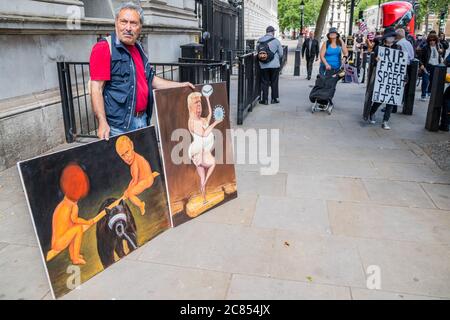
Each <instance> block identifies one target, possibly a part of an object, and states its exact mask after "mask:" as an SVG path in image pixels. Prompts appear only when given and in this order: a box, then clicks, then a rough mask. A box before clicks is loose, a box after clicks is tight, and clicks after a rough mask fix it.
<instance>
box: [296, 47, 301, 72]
mask: <svg viewBox="0 0 450 320" xmlns="http://www.w3.org/2000/svg"><path fill="white" fill-rule="evenodd" d="M301 62H302V50H300V49H298V48H297V50H295V63H294V77H298V76H300V64H301Z"/></svg>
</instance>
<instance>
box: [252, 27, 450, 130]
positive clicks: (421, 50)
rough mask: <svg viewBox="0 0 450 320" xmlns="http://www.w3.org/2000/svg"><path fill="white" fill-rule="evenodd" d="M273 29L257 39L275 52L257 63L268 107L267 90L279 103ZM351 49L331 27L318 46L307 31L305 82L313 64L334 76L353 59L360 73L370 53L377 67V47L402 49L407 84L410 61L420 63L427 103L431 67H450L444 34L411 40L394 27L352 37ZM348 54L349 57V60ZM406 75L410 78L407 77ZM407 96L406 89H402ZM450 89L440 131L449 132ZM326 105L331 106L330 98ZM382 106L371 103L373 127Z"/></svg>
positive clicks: (392, 108) (392, 109)
mask: <svg viewBox="0 0 450 320" xmlns="http://www.w3.org/2000/svg"><path fill="white" fill-rule="evenodd" d="M274 32H275V30H274V28H272V27H269V28H268V29H267V34H266V35H265V36H264V37H262V38H261V39H260V40H259V44H261V43H264V42H267V41H269V42H271V43H269V46H270V50H272V48H273V51H274V52H275V54H274V59H273V60H271V62H270V63H265V62H263V61H261V62H260V66H261V69H262V73H263V74H262V80H261V85H262V91H263V95H262V99H261V101H260V103H262V104H268V94H269V87H272V103H279V89H278V75H279V71H280V69H279V68H280V63H279V61H280V60H281V58H282V50H281V43H280V42H279V41H278V40H276V39H275V33H274ZM353 39H354V46H353V50H350V52H349V50H348V47H347V44H346V42H345V38H344V37H341V35H340V34H339V33H338V31H337V29H336V28H333V27H332V28H330V29H329V31H328V33H327V35H326V41H324V42H323V43H322V45H320V44H319V41H318V40H317V39H315V37H314V33H313V32H310V33H309V34H308V35H307V36H306V39H305V40H304V42H303V44H302V47H301V55H302V59H303V60H305V61H306V70H307V75H306V78H307V80H310V79H311V77H312V69H313V63H314V62H315V61H318V60H320V67H319V75H325V74H337V73H338V72H339V71H340V70H342V69H343V66H344V65H345V64H346V63H347V62H348V60H353V65H354V66H355V67H356V69H357V70H358V74H359V72H360V70H361V66H362V62H363V55H364V53H369V54H372V55H373V56H374V59H372V60H371V61H372V65H371V66H370V67H371V68H376V65H377V62H378V61H379V60H380V57H379V56H378V48H379V47H388V48H391V49H395V50H402V51H404V52H405V53H406V54H407V64H408V68H407V76H406V81H408V79H409V78H410V76H411V75H410V73H411V66H410V65H411V62H412V61H413V59H417V60H418V61H419V74H418V76H419V77H420V78H421V80H422V84H421V97H420V99H421V100H422V101H427V100H428V99H429V98H430V96H431V88H432V85H433V80H434V79H433V74H434V68H435V67H436V66H437V65H439V64H441V63H445V62H446V61H447V63H448V64H449V66H450V56H446V52H447V50H448V49H449V42H448V41H447V40H446V39H445V34H444V33H442V32H439V33H436V31H430V32H429V34H428V35H426V36H422V35H420V34H418V35H417V36H416V37H414V36H413V35H412V34H411V32H410V30H409V28H408V27H406V28H401V27H398V28H393V27H387V28H385V29H384V30H383V31H378V32H368V33H367V34H361V33H360V34H355V35H354V36H353ZM349 54H351V55H352V57H349ZM408 74H409V76H408ZM405 94H406V90H405ZM449 95H450V87H449V88H447V90H446V92H445V95H444V100H445V101H444V106H443V108H442V115H441V122H440V130H442V131H449V119H448V117H449V112H450V106H449V104H450V99H449ZM329 103H330V104H331V106H333V102H332V99H331V98H330V101H329ZM380 106H381V103H378V102H373V103H372V105H371V107H370V110H369V113H368V115H367V118H366V119H365V120H367V121H368V122H369V123H370V124H375V123H376V120H375V113H376V112H377V110H378V109H379V107H380ZM397 108H398V106H397V105H393V104H387V105H386V106H385V107H384V108H383V109H382V111H383V112H384V116H383V121H382V124H381V126H382V128H383V129H386V130H389V129H390V125H389V120H390V117H391V114H392V113H396V112H397Z"/></svg>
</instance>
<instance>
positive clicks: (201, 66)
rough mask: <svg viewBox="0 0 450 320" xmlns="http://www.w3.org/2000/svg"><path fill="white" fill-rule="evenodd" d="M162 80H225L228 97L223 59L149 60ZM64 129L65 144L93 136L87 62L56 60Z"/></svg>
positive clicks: (94, 120)
mask: <svg viewBox="0 0 450 320" xmlns="http://www.w3.org/2000/svg"><path fill="white" fill-rule="evenodd" d="M151 65H152V66H153V70H154V71H155V73H156V75H157V76H158V77H161V78H163V79H167V80H172V81H179V82H191V83H194V84H204V83H213V82H226V84H227V92H228V101H229V100H230V67H229V64H228V63H226V62H212V63H211V62H205V61H195V62H182V63H151ZM57 67H58V78H59V88H60V93H61V105H62V112H63V121H64V130H65V136H66V141H67V142H68V143H71V142H74V141H76V140H77V139H78V138H95V137H97V122H96V118H95V115H94V113H93V111H92V105H91V97H90V95H89V88H88V86H89V79H90V75H89V63H88V62H58V63H57Z"/></svg>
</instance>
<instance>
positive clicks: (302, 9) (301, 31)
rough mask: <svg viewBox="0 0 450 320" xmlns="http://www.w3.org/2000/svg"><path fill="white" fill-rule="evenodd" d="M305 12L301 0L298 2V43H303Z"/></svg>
mask: <svg viewBox="0 0 450 320" xmlns="http://www.w3.org/2000/svg"><path fill="white" fill-rule="evenodd" d="M304 12H305V3H304V2H303V0H302V2H301V3H300V34H299V36H298V43H299V45H302V44H303V43H302V42H303V41H302V40H303V14H304Z"/></svg>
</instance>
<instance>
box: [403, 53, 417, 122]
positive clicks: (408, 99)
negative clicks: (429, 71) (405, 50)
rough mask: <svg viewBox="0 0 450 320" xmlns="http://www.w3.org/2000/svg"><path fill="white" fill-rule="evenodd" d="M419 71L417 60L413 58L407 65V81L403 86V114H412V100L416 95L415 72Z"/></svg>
mask: <svg viewBox="0 0 450 320" xmlns="http://www.w3.org/2000/svg"><path fill="white" fill-rule="evenodd" d="M418 71H419V60H417V59H413V60H412V61H411V64H410V65H409V66H408V82H407V83H406V86H405V95H404V96H405V99H404V101H403V114H406V115H409V116H410V115H412V114H413V109H414V100H415V97H416V82H417V73H418Z"/></svg>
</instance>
